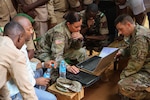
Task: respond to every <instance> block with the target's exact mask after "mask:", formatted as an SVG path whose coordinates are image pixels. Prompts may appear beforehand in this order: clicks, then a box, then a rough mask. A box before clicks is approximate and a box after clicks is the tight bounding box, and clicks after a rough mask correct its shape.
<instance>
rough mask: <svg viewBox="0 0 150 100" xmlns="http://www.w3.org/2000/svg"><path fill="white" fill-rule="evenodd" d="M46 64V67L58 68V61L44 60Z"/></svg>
mask: <svg viewBox="0 0 150 100" xmlns="http://www.w3.org/2000/svg"><path fill="white" fill-rule="evenodd" d="M52 64H53V65H54V66H52ZM44 66H45V67H46V68H52V67H54V68H57V63H56V61H54V60H49V61H46V62H44Z"/></svg>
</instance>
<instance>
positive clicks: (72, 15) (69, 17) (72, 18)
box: [64, 11, 81, 24]
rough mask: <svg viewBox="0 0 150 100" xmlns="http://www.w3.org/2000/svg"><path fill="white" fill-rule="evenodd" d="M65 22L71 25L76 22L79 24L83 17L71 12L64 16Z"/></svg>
mask: <svg viewBox="0 0 150 100" xmlns="http://www.w3.org/2000/svg"><path fill="white" fill-rule="evenodd" d="M64 18H65V20H66V21H67V22H69V23H70V24H73V23H75V22H79V21H80V20H81V16H80V15H79V14H78V13H77V12H74V11H70V12H68V13H67V14H66V15H65V16H64Z"/></svg>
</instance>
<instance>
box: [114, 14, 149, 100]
mask: <svg viewBox="0 0 150 100" xmlns="http://www.w3.org/2000/svg"><path fill="white" fill-rule="evenodd" d="M115 25H116V28H117V29H118V32H119V34H122V35H124V36H125V37H127V38H126V42H127V43H128V45H129V46H128V47H127V48H125V49H120V50H119V51H118V53H117V54H116V57H117V56H119V55H121V54H122V55H128V56H129V61H128V64H127V67H126V68H124V69H123V71H122V72H121V75H120V79H121V80H120V81H119V82H118V84H119V90H120V93H121V94H123V95H124V96H127V97H129V98H131V99H138V100H141V99H142V100H143V99H144V100H145V99H146V100H147V99H148V100H150V89H149V88H150V30H149V29H147V28H145V27H143V26H140V25H138V24H135V23H134V21H133V19H132V18H131V16H129V15H120V16H119V17H117V19H116V20H115Z"/></svg>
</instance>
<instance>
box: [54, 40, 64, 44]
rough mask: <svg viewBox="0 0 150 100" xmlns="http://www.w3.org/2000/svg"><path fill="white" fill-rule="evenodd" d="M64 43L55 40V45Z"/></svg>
mask: <svg viewBox="0 0 150 100" xmlns="http://www.w3.org/2000/svg"><path fill="white" fill-rule="evenodd" d="M62 43H63V41H62V40H55V44H62Z"/></svg>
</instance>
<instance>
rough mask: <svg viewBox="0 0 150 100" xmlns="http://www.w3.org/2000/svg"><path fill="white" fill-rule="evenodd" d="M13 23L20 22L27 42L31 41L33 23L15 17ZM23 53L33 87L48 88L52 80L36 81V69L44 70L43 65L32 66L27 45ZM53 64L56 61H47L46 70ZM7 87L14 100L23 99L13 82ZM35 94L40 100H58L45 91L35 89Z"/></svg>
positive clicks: (22, 49)
mask: <svg viewBox="0 0 150 100" xmlns="http://www.w3.org/2000/svg"><path fill="white" fill-rule="evenodd" d="M13 21H15V22H18V23H19V24H20V25H22V26H23V28H24V29H25V32H26V41H28V40H30V38H31V35H32V33H33V27H32V24H31V22H30V21H29V20H28V19H27V18H25V17H23V16H16V17H14V18H13ZM8 34H9V33H8ZM8 34H4V35H8ZM21 51H22V52H23V53H24V54H25V56H26V63H27V68H28V74H29V75H30V78H29V79H30V81H31V83H32V85H33V86H35V84H38V85H44V86H46V85H47V84H48V83H49V80H50V79H46V78H40V81H39V80H38V81H37V80H35V79H34V72H33V71H36V69H40V68H42V65H41V63H34V65H33V63H32V66H31V63H30V61H29V57H28V53H27V49H26V45H25V44H24V45H23V47H22V48H21ZM52 63H53V64H54V65H55V66H56V63H55V62H54V61H47V62H45V63H44V65H45V67H46V68H51V64H52ZM31 67H32V68H31ZM7 85H8V87H9V89H10V93H11V96H12V99H13V100H15V99H16V98H20V99H21V98H22V97H21V96H20V93H19V91H18V89H17V88H16V86H15V85H14V84H13V81H12V80H10V81H9V82H8V84H7ZM35 92H36V94H37V97H38V99H39V100H40V99H41V100H56V97H55V96H54V95H53V94H51V93H49V92H46V91H43V90H40V89H37V88H35ZM41 94H42V95H41Z"/></svg>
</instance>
